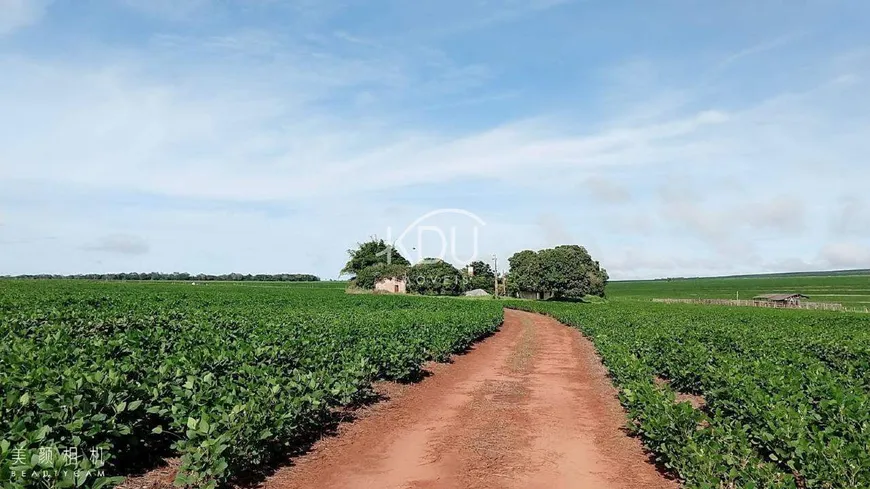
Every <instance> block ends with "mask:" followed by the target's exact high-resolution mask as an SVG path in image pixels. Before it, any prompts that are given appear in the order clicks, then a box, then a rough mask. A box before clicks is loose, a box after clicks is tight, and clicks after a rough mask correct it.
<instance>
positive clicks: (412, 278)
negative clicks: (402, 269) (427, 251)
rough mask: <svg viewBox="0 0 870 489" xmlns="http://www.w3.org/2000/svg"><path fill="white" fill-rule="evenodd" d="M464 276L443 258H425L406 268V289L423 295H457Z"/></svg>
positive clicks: (463, 282) (461, 286) (460, 289)
mask: <svg viewBox="0 0 870 489" xmlns="http://www.w3.org/2000/svg"><path fill="white" fill-rule="evenodd" d="M465 280H466V277H465V276H464V275H463V274H462V273H460V272H459V270H457V269H456V267H454V266H453V265H451V264H449V263H447V262H446V261H444V260H439V259H435V258H427V259H425V260H423V261H422V262H420V263H418V264H416V265H414V266H412V267H411V268H410V269H409V270H408V290H409V291H411V292H414V293H417V294H425V295H459V294H461V293H462V292H463V291H464V290H465Z"/></svg>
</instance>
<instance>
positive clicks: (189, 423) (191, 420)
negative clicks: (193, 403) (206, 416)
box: [187, 418, 197, 430]
mask: <svg viewBox="0 0 870 489" xmlns="http://www.w3.org/2000/svg"><path fill="white" fill-rule="evenodd" d="M196 424H197V421H196V419H195V418H187V427H188V428H189V429H191V430H195V429H196Z"/></svg>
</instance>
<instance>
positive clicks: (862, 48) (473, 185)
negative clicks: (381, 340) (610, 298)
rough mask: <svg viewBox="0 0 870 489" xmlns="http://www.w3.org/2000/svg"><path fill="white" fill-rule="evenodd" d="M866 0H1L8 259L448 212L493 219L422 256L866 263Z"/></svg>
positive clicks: (235, 251) (310, 263) (207, 242)
mask: <svg viewBox="0 0 870 489" xmlns="http://www.w3.org/2000/svg"><path fill="white" fill-rule="evenodd" d="M867 18H870V4H867V3H866V2H860V1H837V0H826V1H815V0H805V1H801V2H782V1H772V0H771V1H764V0H762V1H758V0H753V1H741V0H734V1H728V2H694V1H688V0H682V1H677V0H672V1H669V0H661V1H656V2H621V1H600V0H587V1H579V0H575V1H572V0H479V1H475V0H465V1H454V0H446V1H445V0H440V1H437V2H434V1H433V2H429V1H418V2H410V1H398V0H393V1H367V2H362V1H356V0H318V1H315V0H290V1H280V0H248V1H244V2H242V1H232V0H223V1H217V0H75V1H73V0H54V1H50V0H0V274H22V273H86V272H117V271H152V270H154V271H166V272H170V271H189V272H206V273H228V272H242V273H279V272H305V273H316V274H318V275H321V276H322V277H324V278H332V277H335V276H336V275H337V273H338V270H340V269H341V266H342V265H343V263H344V261H345V258H346V256H345V250H346V249H347V248H349V247H352V246H353V245H354V243H356V242H358V241H361V240H364V239H366V238H367V237H369V236H372V235H378V236H382V237H387V236H388V235H390V233H392V236H393V237H395V235H397V234H399V233H401V231H402V230H403V229H406V227H407V226H408V225H410V224H411V223H413V222H414V221H415V220H417V218H419V217H420V216H423V215H426V214H427V213H429V212H432V211H435V210H438V209H461V210H464V211H467V212H468V213H473V214H474V215H475V216H477V217H479V218H480V221H482V222H484V223H485V225H482V224H480V222H478V221H472V220H471V218H470V217H469V216H468V214H460V213H442V214H440V215H438V216H435V217H433V218H432V219H431V221H432V222H428V221H427V222H424V223H423V224H425V225H426V226H428V228H427V229H424V230H423V231H425V232H423V231H420V232H421V235H423V236H424V239H423V242H422V244H420V245H417V246H419V247H420V248H425V249H426V252H425V254H437V253H431V252H430V250H431V248H429V246H430V245H431V244H432V243H435V245H436V248H437V245H438V244H440V238H439V237H438V234H437V233H433V232H432V227H438V228H439V229H442V230H443V231H444V232H445V234H449V233H448V232H447V230H449V229H450V228H457V230H458V231H457V235H458V238H457V243H458V244H457V246H456V248H457V253H456V256H458V257H470V256H472V254H473V253H474V251H475V249H476V250H477V254H478V255H479V256H486V257H489V256H491V255H492V254H496V255H497V256H499V257H500V260H501V262H502V263H504V261H505V260H506V258H507V257H508V256H510V254H512V253H513V252H515V251H518V250H521V249H526V248H532V249H538V248H542V247H548V246H553V245H557V244H563V243H579V244H583V245H585V246H587V247H588V248H589V249H590V251H591V252H592V254H593V256H594V257H596V258H597V259H599V260H600V261H601V262H602V265H604V266H605V267H606V268H607V269H608V270H609V271H610V274H611V276H612V277H614V278H647V277H665V276H684V275H719V274H730V273H748V272H767V271H795V270H815V269H830V268H838V269H839V268H852V267H870V192H868V190H867V189H868V183H870V161H868V155H870V97H868V96H867V94H868V93H870V78H868V76H870V31H868V30H867V29H866V26H867V24H866V19H867ZM475 223H476V224H475ZM475 226H476V227H477V228H478V229H477V232H478V236H477V240H476V241H475V240H473V239H472V238H471V235H472V232H473V229H472V228H474V227H475ZM418 227H419V226H418ZM418 231H419V230H415V231H413V232H412V233H410V235H411V236H414V240H412V241H415V240H416V233H417V232H418ZM415 242H416V241H415ZM405 246H406V248H407V249H410V248H412V247H414V244H413V243H411V244H409V243H405ZM416 253H422V251H421V250H417V251H416ZM412 254H413V253H412ZM411 258H415V256H412V257H411ZM450 258H451V257H450V256H448V259H450ZM458 261H462V260H461V259H460V260H458Z"/></svg>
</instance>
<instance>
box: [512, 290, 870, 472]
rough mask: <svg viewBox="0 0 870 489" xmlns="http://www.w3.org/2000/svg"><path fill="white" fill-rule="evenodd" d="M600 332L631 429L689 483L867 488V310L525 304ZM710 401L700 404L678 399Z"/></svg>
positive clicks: (595, 334)
mask: <svg viewBox="0 0 870 489" xmlns="http://www.w3.org/2000/svg"><path fill="white" fill-rule="evenodd" d="M513 307H518V308H521V309H524V310H531V311H536V312H541V313H546V314H549V315H552V316H553V317H554V318H556V319H558V320H559V321H561V322H563V323H565V324H568V325H572V326H575V327H577V328H579V329H580V330H581V331H582V332H583V333H584V334H585V335H586V336H588V337H589V338H590V339H592V340H593V342H594V343H595V345H596V347H597V350H598V352H599V353H600V355H601V357H602V358H603V361H604V363H605V365H606V366H607V368H608V369H609V371H610V374H611V376H612V379H613V381H614V382H615V383H616V384H617V385H618V387H619V389H620V399H621V401H622V403H623V405H624V406H625V408H626V409H627V411H628V415H629V418H630V419H631V425H630V426H631V428H632V430H633V431H634V432H635V433H637V434H639V435H640V436H641V437H642V438H643V440H644V442H645V444H646V446H647V447H648V448H649V449H650V450H652V451H653V452H654V453H655V454H656V458H657V459H658V461H659V462H660V463H661V464H662V465H663V466H664V467H666V468H667V469H668V470H670V471H672V472H673V473H675V474H677V475H678V477H679V478H680V479H681V480H682V481H683V482H684V484H685V486H686V487H698V488H714V487H744V488H772V487H781V488H803V487H807V488H842V487H870V317H868V316H867V315H866V314H857V313H843V312H829V311H802V310H771V309H758V308H730V307H723V306H703V305H674V304H653V303H648V302H631V301H617V302H612V303H609V304H558V303H534V302H521V303H518V304H515V305H514V306H513ZM680 394H690V395H695V396H700V397H702V398H703V401H704V403H705V405H704V406H703V407H702V408H701V409H697V408H696V406H692V405H691V404H690V403H689V402H675V401H676V399H677V396H679V395H680Z"/></svg>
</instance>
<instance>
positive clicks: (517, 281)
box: [508, 250, 543, 292]
mask: <svg viewBox="0 0 870 489" xmlns="http://www.w3.org/2000/svg"><path fill="white" fill-rule="evenodd" d="M508 265H509V266H510V275H509V276H508V284H509V285H510V287H511V289H513V290H523V291H531V292H540V291H542V290H543V270H542V269H541V261H540V260H539V258H538V254H537V253H535V252H534V251H532V250H523V251H520V252H517V253H514V255H513V256H512V257H510V258H508Z"/></svg>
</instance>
